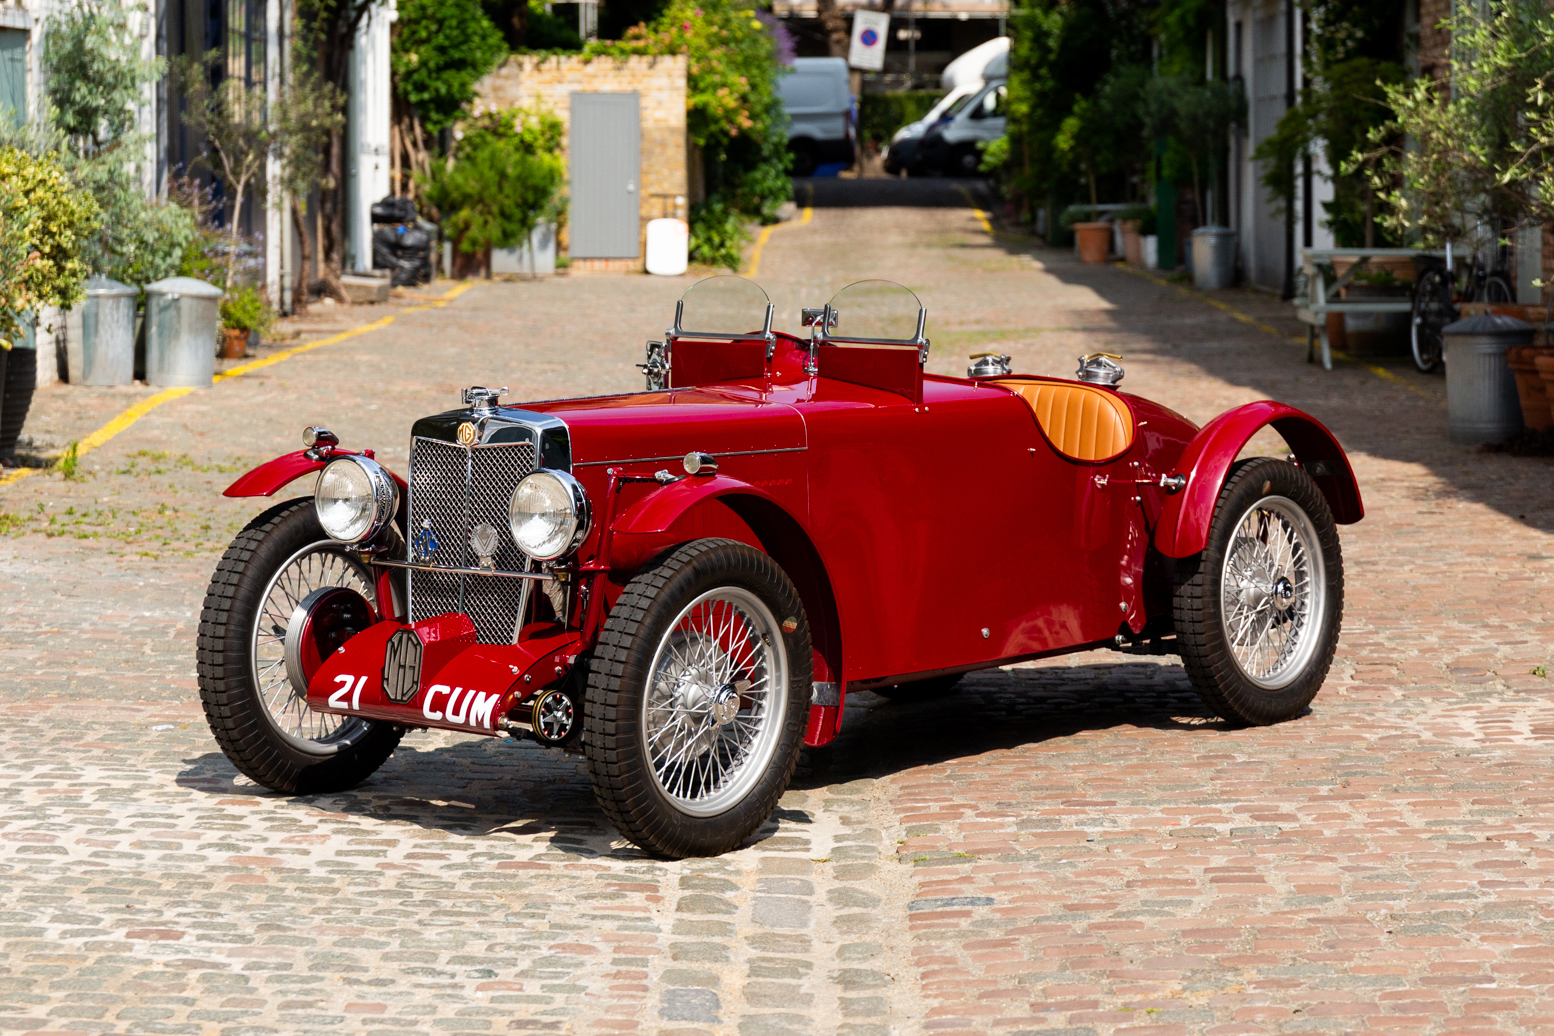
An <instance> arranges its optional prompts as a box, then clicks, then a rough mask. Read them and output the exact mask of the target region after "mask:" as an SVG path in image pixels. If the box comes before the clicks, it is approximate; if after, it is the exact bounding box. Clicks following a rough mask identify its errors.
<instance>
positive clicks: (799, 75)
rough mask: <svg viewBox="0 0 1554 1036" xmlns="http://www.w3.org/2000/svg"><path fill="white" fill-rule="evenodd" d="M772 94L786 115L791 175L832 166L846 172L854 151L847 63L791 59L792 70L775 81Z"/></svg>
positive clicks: (849, 166) (854, 134)
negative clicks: (780, 99) (779, 98)
mask: <svg viewBox="0 0 1554 1036" xmlns="http://www.w3.org/2000/svg"><path fill="white" fill-rule="evenodd" d="M777 92H778V95H779V96H780V97H781V98H782V106H783V108H784V110H786V111H787V113H788V147H789V148H790V149H791V150H792V152H793V175H794V176H810V175H812V174H813V173H814V172H815V169H816V168H817V167H819V166H822V165H826V164H828V163H835V162H841V163H842V167H843V168H844V169H851V168H852V167H853V163H854V162H855V161H856V160H857V148H856V145H855V140H856V131H855V129H854V127H853V99H852V94H851V93H850V92H849V89H848V76H847V62H846V61H845V60H844V59H842V58H794V59H793V67H792V69H791V70H789V71H788V72H787V73H786V74H785V75H783V76H782V77H781V78H779V79H778V80H777Z"/></svg>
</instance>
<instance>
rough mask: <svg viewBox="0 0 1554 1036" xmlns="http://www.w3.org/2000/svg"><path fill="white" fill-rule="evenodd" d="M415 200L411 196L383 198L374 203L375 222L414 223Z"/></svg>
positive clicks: (373, 214) (373, 219) (373, 218)
mask: <svg viewBox="0 0 1554 1036" xmlns="http://www.w3.org/2000/svg"><path fill="white" fill-rule="evenodd" d="M415 218H416V211H415V202H414V201H412V200H411V199H409V198H383V199H380V200H378V201H375V202H373V203H372V221H373V222H374V223H414V222H415Z"/></svg>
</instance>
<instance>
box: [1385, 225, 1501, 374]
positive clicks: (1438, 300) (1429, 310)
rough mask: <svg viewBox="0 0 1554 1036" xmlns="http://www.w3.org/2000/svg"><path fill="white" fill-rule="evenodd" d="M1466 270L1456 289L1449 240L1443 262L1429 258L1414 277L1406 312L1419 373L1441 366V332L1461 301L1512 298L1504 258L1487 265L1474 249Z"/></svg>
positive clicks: (1457, 314) (1457, 312)
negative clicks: (1411, 305)
mask: <svg viewBox="0 0 1554 1036" xmlns="http://www.w3.org/2000/svg"><path fill="white" fill-rule="evenodd" d="M1464 265H1465V267H1466V270H1467V275H1466V278H1465V282H1464V283H1463V285H1462V290H1461V291H1460V292H1459V291H1457V290H1456V285H1457V274H1456V270H1455V269H1454V268H1453V266H1452V258H1451V244H1450V243H1449V242H1448V243H1447V245H1446V260H1445V262H1444V263H1442V262H1438V261H1431V262H1430V264H1429V265H1428V266H1426V267H1425V268H1424V269H1423V270H1421V271H1420V272H1419V275H1418V276H1417V277H1416V278H1415V279H1414V308H1413V312H1412V313H1411V314H1410V316H1411V317H1412V323H1411V325H1410V329H1409V330H1410V345H1411V347H1412V350H1413V357H1414V367H1415V369H1417V370H1418V371H1419V372H1420V373H1422V374H1432V373H1434V372H1435V371H1438V370H1440V369H1441V366H1442V361H1443V359H1444V358H1445V352H1446V342H1445V339H1444V336H1443V335H1442V334H1441V332H1442V330H1443V329H1444V328H1445V327H1446V325H1447V324H1450V323H1451V322H1452V321H1454V320H1456V319H1458V318H1459V317H1460V316H1461V314H1462V311H1461V309H1460V308H1459V306H1458V304H1459V303H1462V302H1489V303H1505V302H1512V301H1514V300H1515V293H1514V292H1513V291H1512V289H1511V281H1510V279H1509V278H1508V277H1506V271H1505V265H1504V262H1503V261H1502V262H1499V263H1497V265H1496V266H1495V268H1494V269H1490V268H1489V267H1487V266H1486V265H1485V263H1484V261H1483V260H1482V259H1481V258H1480V257H1479V253H1478V252H1476V251H1475V252H1474V253H1473V257H1472V258H1471V259H1469V260H1468V261H1467V263H1465V264H1464Z"/></svg>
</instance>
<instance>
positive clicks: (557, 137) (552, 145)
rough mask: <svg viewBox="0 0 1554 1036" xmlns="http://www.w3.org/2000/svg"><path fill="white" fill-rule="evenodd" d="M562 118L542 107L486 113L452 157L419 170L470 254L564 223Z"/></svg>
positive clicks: (430, 197) (448, 229) (451, 231)
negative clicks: (543, 226)
mask: <svg viewBox="0 0 1554 1036" xmlns="http://www.w3.org/2000/svg"><path fill="white" fill-rule="evenodd" d="M561 132H562V131H561V120H560V119H558V118H556V117H555V116H554V115H552V114H551V113H550V112H548V111H545V110H543V109H538V108H533V109H522V108H520V109H512V110H509V111H505V112H488V113H487V114H485V115H482V116H480V117H478V118H476V119H474V120H472V121H471V122H469V123H468V124H466V125H465V126H464V128H463V129H462V131H461V135H460V138H459V140H458V142H457V144H456V147H455V151H454V154H453V156H452V159H451V161H449V162H436V163H434V164H433V165H432V174H431V176H429V177H421V178H420V182H421V183H422V184H423V186H424V187H425V188H426V200H427V202H428V204H430V205H431V207H432V208H433V209H434V210H435V211H436V212H437V214H438V215H440V216H441V218H442V226H443V232H444V233H445V234H447V235H448V237H450V238H451V239H453V240H454V241H456V242H457V243H458V248H459V251H461V252H463V253H464V254H466V255H478V254H481V253H487V252H489V251H490V250H491V249H493V248H512V247H514V246H515V245H519V244H522V243H524V242H526V241H528V239H529V235H530V233H532V232H533V230H534V228H535V227H536V226H538V225H539V224H540V223H543V222H549V221H555V222H559V221H560V219H561V217H562V215H563V213H564V211H565V203H564V199H563V198H562V196H561V188H562V184H563V182H564V180H565V173H564V171H563V169H562V164H561V158H560V151H561Z"/></svg>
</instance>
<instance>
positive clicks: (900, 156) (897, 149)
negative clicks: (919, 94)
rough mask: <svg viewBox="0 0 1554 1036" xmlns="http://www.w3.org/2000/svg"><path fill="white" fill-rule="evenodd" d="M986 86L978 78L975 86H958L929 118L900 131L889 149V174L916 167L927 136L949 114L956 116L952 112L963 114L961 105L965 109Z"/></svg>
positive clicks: (946, 96) (932, 111)
mask: <svg viewBox="0 0 1554 1036" xmlns="http://www.w3.org/2000/svg"><path fill="white" fill-rule="evenodd" d="M982 86H983V83H982V80H980V79H978V80H976V81H975V82H974V83H968V84H966V85H965V86H957V87H955V88H954V89H952V90H951V91H950V92H949V93H947V94H945V95H944V96H943V97H941V98H939V101H938V103H937V104H935V105H934V106H933V107H932V108H930V109H928V114H927V115H924V116H923V117H922V118H921V119H918V120H917V121H916V122H909V123H907V124H906V125H905V126H902V127H901V128H900V129H898V130H896V135H895V136H893V137H891V138H890V145H889V146H888V147H887V148H885V172H887V173H889V174H891V175H892V176H896V175H898V174H900V173H902V172H907V171H910V170H911V169H912V168H913V167H914V166H916V164H917V146H918V145H919V144H920V143H922V140H923V134H924V133H927V132H928V130H929V128H930V127H931V126H933V124H934V123H936V122H938V121H939V120H940V119H942V118H944V117H945V115H946V114H953V112H951V111H950V109H952V108H954V109H955V111H959V110H960V108H959V107H956V106H957V105H959V106H961V107H964V106H965V105H966V104H967V103H968V102H969V101H970V100H971V96H972V95H973V94H975V93H976V92H977V91H979V90H981V89H982Z"/></svg>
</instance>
